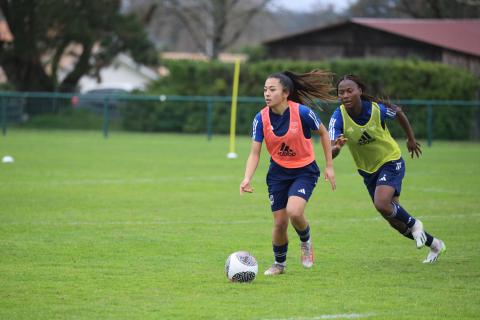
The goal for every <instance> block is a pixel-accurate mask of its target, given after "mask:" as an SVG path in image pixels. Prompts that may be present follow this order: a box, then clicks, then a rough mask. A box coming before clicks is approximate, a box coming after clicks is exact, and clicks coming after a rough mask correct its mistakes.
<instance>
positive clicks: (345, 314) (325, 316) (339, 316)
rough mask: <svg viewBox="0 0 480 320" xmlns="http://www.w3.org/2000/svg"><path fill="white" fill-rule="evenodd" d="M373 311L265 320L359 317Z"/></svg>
mask: <svg viewBox="0 0 480 320" xmlns="http://www.w3.org/2000/svg"><path fill="white" fill-rule="evenodd" d="M374 315H375V313H339V314H322V315H319V316H314V317H294V318H276V319H265V320H321V319H360V318H369V317H372V316H374Z"/></svg>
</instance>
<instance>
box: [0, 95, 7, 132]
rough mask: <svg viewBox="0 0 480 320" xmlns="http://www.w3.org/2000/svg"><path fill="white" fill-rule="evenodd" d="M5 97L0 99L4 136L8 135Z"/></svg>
mask: <svg viewBox="0 0 480 320" xmlns="http://www.w3.org/2000/svg"><path fill="white" fill-rule="evenodd" d="M5 100H6V99H5V97H1V98H0V103H1V105H2V134H3V135H4V136H6V135H7V103H6V102H5Z"/></svg>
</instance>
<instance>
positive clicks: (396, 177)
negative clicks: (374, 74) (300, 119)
mask: <svg viewBox="0 0 480 320" xmlns="http://www.w3.org/2000/svg"><path fill="white" fill-rule="evenodd" d="M337 95H338V98H339V100H340V102H341V103H342V104H341V105H340V107H338V108H337V109H336V110H335V112H334V113H333V115H332V117H331V119H330V125H329V135H330V140H331V142H332V157H333V158H335V157H336V156H337V155H338V154H339V153H340V150H341V149H342V147H343V146H344V145H345V144H346V145H347V146H348V148H349V149H350V152H351V154H352V157H353V159H354V161H355V164H356V166H357V169H358V172H359V174H360V175H361V176H362V177H363V181H364V183H365V186H366V187H367V189H368V192H369V194H370V197H371V198H372V201H373V203H374V205H375V208H376V209H377V211H378V212H379V213H380V214H382V216H383V217H384V218H385V219H386V220H387V221H388V222H389V223H390V225H391V226H392V227H393V228H395V229H396V230H398V231H399V232H400V233H401V234H403V235H404V236H405V237H407V238H410V239H413V240H415V242H416V246H417V248H419V249H420V248H422V247H423V246H424V245H426V246H428V247H430V251H429V253H428V255H427V257H426V259H425V260H424V261H423V262H424V263H433V262H435V261H437V259H438V257H439V256H440V254H441V253H442V252H444V251H445V250H446V246H445V243H444V242H443V241H442V240H440V239H438V238H435V237H433V236H431V235H430V234H429V233H427V232H425V230H424V229H423V224H422V222H421V221H420V220H418V219H415V218H414V217H413V216H411V215H410V214H409V213H408V212H407V211H406V210H405V209H404V208H403V207H402V206H401V205H400V201H399V200H400V199H399V198H400V192H401V187H402V180H403V177H404V175H405V162H404V160H403V159H402V156H401V152H400V148H399V147H398V144H397V142H396V141H395V140H394V139H393V138H392V136H391V135H390V132H389V131H388V127H387V124H386V120H388V119H397V121H398V122H399V124H400V126H401V127H402V128H403V130H404V131H405V133H406V135H407V149H408V151H409V153H410V155H411V157H412V158H413V157H414V155H415V156H417V157H420V155H421V153H422V152H421V149H420V144H419V143H418V142H417V141H416V140H415V134H414V133H413V130H412V127H411V126H410V123H409V121H408V119H407V117H406V115H405V114H404V113H403V112H402V110H401V108H400V107H398V106H394V105H391V104H390V103H388V102H385V101H382V100H381V99H378V98H376V97H374V96H371V95H369V94H367V93H366V86H365V84H364V83H363V82H362V80H361V79H360V78H359V77H357V76H355V75H345V76H343V77H342V78H341V79H340V80H339V81H338V83H337Z"/></svg>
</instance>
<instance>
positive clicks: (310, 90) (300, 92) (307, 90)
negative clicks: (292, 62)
mask: <svg viewBox="0 0 480 320" xmlns="http://www.w3.org/2000/svg"><path fill="white" fill-rule="evenodd" d="M268 78H276V79H278V80H279V81H280V83H281V84H282V86H283V88H284V90H285V91H287V92H288V93H289V95H288V100H291V101H294V102H297V103H301V104H303V105H307V106H316V107H318V108H320V109H322V108H321V107H320V106H319V104H318V101H317V100H318V99H319V100H321V101H324V102H332V101H336V98H335V97H334V96H332V95H331V92H332V91H333V90H334V88H333V86H332V79H333V75H332V73H330V72H328V71H322V70H313V71H310V72H308V73H303V74H297V73H293V72H290V71H284V72H280V73H274V74H271V75H270V76H269V77H268Z"/></svg>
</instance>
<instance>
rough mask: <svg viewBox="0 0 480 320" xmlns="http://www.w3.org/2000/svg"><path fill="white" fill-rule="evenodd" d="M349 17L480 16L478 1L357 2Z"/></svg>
mask: <svg viewBox="0 0 480 320" xmlns="http://www.w3.org/2000/svg"><path fill="white" fill-rule="evenodd" d="M347 14H348V15H349V16H354V17H374V18H415V19H448V18H451V19H465V18H475V19H476V18H478V17H479V16H480V1H478V0H357V1H356V2H355V3H353V4H352V5H351V6H350V8H349V9H348V13H347Z"/></svg>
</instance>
